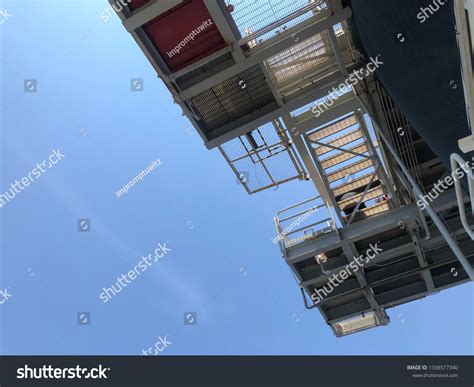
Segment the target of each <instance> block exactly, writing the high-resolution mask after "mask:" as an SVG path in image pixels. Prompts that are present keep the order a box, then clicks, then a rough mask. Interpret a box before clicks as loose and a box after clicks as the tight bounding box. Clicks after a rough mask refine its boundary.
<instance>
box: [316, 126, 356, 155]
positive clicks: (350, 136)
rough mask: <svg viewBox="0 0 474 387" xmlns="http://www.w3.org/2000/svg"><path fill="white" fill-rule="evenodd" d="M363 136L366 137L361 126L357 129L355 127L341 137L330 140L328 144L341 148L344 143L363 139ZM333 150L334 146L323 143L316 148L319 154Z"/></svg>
mask: <svg viewBox="0 0 474 387" xmlns="http://www.w3.org/2000/svg"><path fill="white" fill-rule="evenodd" d="M363 138H364V137H363V135H362V132H361V131H360V129H359V128H357V129H354V130H352V131H350V132H348V133H346V134H344V135H343V136H340V137H338V138H336V139H334V140H332V141H330V142H328V143H327V144H328V145H331V146H333V147H336V148H341V147H342V146H344V145H347V144H350V143H353V142H355V141H357V140H360V139H363ZM332 151H333V148H330V147H327V146H323V145H319V146H318V147H317V148H316V154H317V155H318V156H322V155H325V154H326V153H329V152H332Z"/></svg>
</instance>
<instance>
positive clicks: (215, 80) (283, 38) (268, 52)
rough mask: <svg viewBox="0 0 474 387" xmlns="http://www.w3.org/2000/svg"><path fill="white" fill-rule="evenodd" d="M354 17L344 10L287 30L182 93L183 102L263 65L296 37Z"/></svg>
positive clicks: (322, 29) (309, 36) (330, 26)
mask: <svg viewBox="0 0 474 387" xmlns="http://www.w3.org/2000/svg"><path fill="white" fill-rule="evenodd" d="M351 16H352V10H351V9H350V8H344V9H343V10H342V11H341V12H338V13H337V14H335V15H333V16H330V17H327V18H325V19H323V20H321V19H320V16H313V17H311V18H310V19H308V20H307V21H305V22H302V23H300V24H298V25H296V26H294V27H292V28H289V29H287V30H286V31H285V32H283V33H281V34H280V35H278V36H276V37H274V38H271V39H269V40H268V41H266V42H265V44H261V45H259V46H257V47H254V49H253V54H250V56H248V57H247V58H246V59H245V60H244V61H242V62H239V63H236V64H235V65H233V66H230V67H229V68H227V69H226V70H224V71H222V72H220V73H218V74H215V75H213V76H211V77H209V78H208V79H206V80H205V81H202V82H200V83H198V84H197V85H194V86H191V87H190V88H188V89H186V90H184V91H183V92H182V93H181V96H180V97H181V98H182V99H183V100H186V99H190V98H192V97H194V96H196V95H198V94H200V93H202V92H204V91H206V90H208V89H210V88H212V87H214V86H216V85H218V84H219V83H222V82H224V81H225V80H227V79H229V78H231V77H233V76H235V75H237V74H239V73H241V72H243V71H245V70H248V69H249V68H251V67H253V66H255V65H257V64H259V63H261V62H262V61H264V60H267V59H268V58H270V57H272V56H274V55H276V54H278V53H280V52H282V51H284V50H287V49H288V48H290V47H291V46H293V45H295V41H294V36H297V37H298V39H299V41H303V40H305V39H309V38H311V37H312V36H314V35H316V34H318V33H321V32H322V31H325V30H327V29H328V28H332V27H333V26H334V25H335V24H338V23H340V22H342V21H344V20H347V19H349V18H350V17H351Z"/></svg>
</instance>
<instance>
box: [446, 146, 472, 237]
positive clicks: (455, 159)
mask: <svg viewBox="0 0 474 387" xmlns="http://www.w3.org/2000/svg"><path fill="white" fill-rule="evenodd" d="M450 159H451V170H452V171H453V172H454V171H455V170H457V169H458V166H459V167H461V168H462V169H463V171H464V172H465V173H466V176H467V182H468V186H469V198H470V200H471V213H472V214H473V215H474V207H472V203H473V198H474V176H473V173H472V168H470V167H469V165H468V163H467V162H466V161H465V160H464V159H463V158H462V157H461V156H459V155H458V154H457V153H453V154H452V155H451V158H450ZM453 180H454V187H455V189H456V199H457V201H458V207H459V215H460V217H461V222H462V225H463V226H464V229H465V230H466V232H467V234H468V235H469V236H470V237H471V239H472V240H474V231H473V230H472V227H471V225H470V224H469V222H468V220H467V217H466V208H465V205H464V200H463V192H462V187H461V181H460V179H458V178H456V177H454V179H453Z"/></svg>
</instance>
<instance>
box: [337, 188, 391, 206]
mask: <svg viewBox="0 0 474 387" xmlns="http://www.w3.org/2000/svg"><path fill="white" fill-rule="evenodd" d="M363 193H364V192H361V193H360V194H357V195H354V196H352V197H350V198H348V199H345V200H341V201H340V202H338V203H339V207H341V208H343V207H350V206H355V205H357V203H359V200H360V198H361V197H362V194H363ZM385 194H386V192H385V190H384V189H383V188H382V187H375V188H371V189H369V190H368V191H367V195H365V197H364V201H367V200H371V199H375V198H378V197H380V196H383V195H385Z"/></svg>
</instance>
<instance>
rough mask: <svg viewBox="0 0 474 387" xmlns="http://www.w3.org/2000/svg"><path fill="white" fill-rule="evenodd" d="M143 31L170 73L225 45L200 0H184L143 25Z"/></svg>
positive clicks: (137, 0)
mask: <svg viewBox="0 0 474 387" xmlns="http://www.w3.org/2000/svg"><path fill="white" fill-rule="evenodd" d="M135 1H136V2H140V1H143V0H135ZM144 30H145V32H146V33H147V35H148V36H149V38H150V40H151V41H152V42H153V44H154V45H155V47H156V49H157V50H158V52H159V53H160V55H161V57H162V58H163V60H164V61H165V62H166V64H167V65H168V67H169V68H170V69H171V71H173V72H174V71H177V70H180V69H182V68H184V67H186V66H189V65H190V64H192V63H194V62H196V61H198V60H200V59H203V58H205V57H207V56H209V55H211V54H213V53H214V52H216V51H219V50H220V49H222V48H224V47H225V46H226V45H227V44H226V42H225V41H224V39H223V38H222V36H221V34H220V32H219V30H218V29H217V27H216V25H215V23H214V21H213V20H212V18H211V15H210V14H209V12H208V10H207V8H206V6H205V5H204V2H203V0H188V1H187V2H185V3H184V4H182V5H179V6H177V7H175V8H173V9H171V10H170V11H168V12H166V13H165V14H163V15H160V16H158V17H157V18H156V19H154V20H152V21H151V22H149V23H148V24H146V25H145V27H144ZM191 36H193V38H191ZM178 46H179V47H178ZM177 47H178V48H177ZM175 48H176V50H175ZM173 50H174V51H173Z"/></svg>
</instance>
